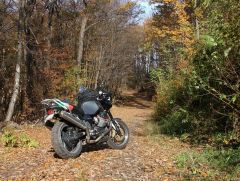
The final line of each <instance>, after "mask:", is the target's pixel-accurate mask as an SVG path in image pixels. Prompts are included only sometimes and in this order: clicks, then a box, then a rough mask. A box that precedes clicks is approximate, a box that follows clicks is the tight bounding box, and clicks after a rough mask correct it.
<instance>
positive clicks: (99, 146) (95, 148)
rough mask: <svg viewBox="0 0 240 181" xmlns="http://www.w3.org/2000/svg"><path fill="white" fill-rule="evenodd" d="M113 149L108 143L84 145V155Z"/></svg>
mask: <svg viewBox="0 0 240 181" xmlns="http://www.w3.org/2000/svg"><path fill="white" fill-rule="evenodd" d="M106 149H111V148H109V146H108V145H107V144H106V143H99V144H90V145H84V146H83V149H82V153H85V152H93V151H100V150H106Z"/></svg>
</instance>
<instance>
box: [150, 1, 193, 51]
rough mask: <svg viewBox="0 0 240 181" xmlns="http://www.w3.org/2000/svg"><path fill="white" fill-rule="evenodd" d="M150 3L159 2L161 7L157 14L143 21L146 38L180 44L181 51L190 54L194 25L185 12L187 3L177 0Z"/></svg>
mask: <svg viewBox="0 0 240 181" xmlns="http://www.w3.org/2000/svg"><path fill="white" fill-rule="evenodd" d="M152 3H158V4H159V3H161V4H162V5H161V6H162V7H160V8H159V10H158V11H159V12H158V16H155V17H154V18H153V19H151V20H148V21H147V22H146V23H145V33H146V40H147V41H159V42H162V41H163V40H166V39H167V40H170V41H172V42H173V43H176V44H180V45H181V47H182V51H183V52H185V53H187V54H189V55H192V54H193V44H194V43H195V38H194V27H193V25H192V24H191V23H190V22H189V19H190V17H189V15H188V14H187V12H186V7H188V4H187V3H186V2H183V1H179V0H161V1H158V0H154V1H152ZM166 4H167V5H166ZM164 5H166V6H165V7H163V6H164ZM164 13H166V14H164Z"/></svg>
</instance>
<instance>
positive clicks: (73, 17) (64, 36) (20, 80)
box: [0, 0, 140, 121]
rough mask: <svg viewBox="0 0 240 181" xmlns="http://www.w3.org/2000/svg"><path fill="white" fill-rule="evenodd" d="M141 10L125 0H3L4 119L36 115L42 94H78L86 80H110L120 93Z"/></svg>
mask: <svg viewBox="0 0 240 181" xmlns="http://www.w3.org/2000/svg"><path fill="white" fill-rule="evenodd" d="M139 13H140V9H139V7H138V6H137V4H136V3H133V2H132V1H121V0H114V1H110V0H104V1H94V0H89V1H88V0H83V1H72V0H67V1H58V0H51V1H50V0H46V1H44V0H35V1H32V0H20V1H13V0H4V1H0V35H1V36H0V65H1V67H0V69H1V71H0V79H1V81H0V86H1V87H0V88H1V89H0V94H1V100H0V101H1V110H0V113H1V114H0V119H1V120H4V119H6V120H7V121H8V120H11V117H12V115H13V116H14V117H17V118H18V119H17V120H19V121H20V120H27V119H33V118H34V116H37V115H36V112H35V110H36V109H38V108H39V107H40V104H39V102H40V101H41V99H43V98H46V97H57V96H69V97H74V95H75V94H76V91H77V89H78V87H79V85H80V84H83V85H85V86H87V87H89V88H94V87H96V86H97V85H98V84H99V82H102V81H105V82H106V83H107V85H106V86H107V87H108V88H109V89H111V90H112V91H113V92H114V93H115V94H118V93H119V91H120V89H119V88H120V87H121V86H122V85H123V84H126V82H127V79H128V76H129V75H130V74H132V72H133V65H134V57H135V55H136V54H137V52H138V45H139V44H140V39H139V36H138V33H136V32H138V31H139V30H138V29H139V28H140V26H139V25H137V23H136V22H135V21H136V19H135V17H136V16H138V15H139ZM20 70H21V74H20ZM14 75H15V76H14ZM20 75H21V76H20ZM14 77H15V78H14ZM14 82H15V83H14ZM9 103H10V104H9ZM13 107H15V111H14V112H13ZM7 110H9V111H7ZM7 112H8V114H7ZM6 115H7V117H6Z"/></svg>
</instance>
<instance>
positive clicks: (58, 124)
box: [42, 89, 129, 158]
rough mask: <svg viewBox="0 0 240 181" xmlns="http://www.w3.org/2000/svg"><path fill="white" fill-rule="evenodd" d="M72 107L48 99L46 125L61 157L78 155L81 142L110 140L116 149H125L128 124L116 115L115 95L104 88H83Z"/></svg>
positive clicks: (46, 100)
mask: <svg viewBox="0 0 240 181" xmlns="http://www.w3.org/2000/svg"><path fill="white" fill-rule="evenodd" d="M77 98H78V104H77V105H76V106H73V105H71V104H69V103H66V102H64V101H61V100H59V99H45V100H43V101H42V104H44V105H45V110H46V115H45V117H44V124H45V126H46V127H48V128H50V129H51V132H52V146H53V148H54V150H55V152H56V153H57V155H58V156H59V157H61V158H74V157H78V156H79V155H80V154H81V151H82V145H87V144H92V143H104V142H107V144H108V146H109V147H111V148H113V149H124V148H125V147H126V145H127V143H128V141H129V130H128V127H127V125H126V124H125V123H124V122H123V121H122V120H121V119H119V118H113V116H112V114H111V112H110V109H111V107H112V95H111V93H108V92H106V91H103V90H101V89H100V90H98V91H91V90H88V89H83V90H81V91H80V93H79V94H78V96H77Z"/></svg>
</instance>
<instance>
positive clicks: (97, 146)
mask: <svg viewBox="0 0 240 181" xmlns="http://www.w3.org/2000/svg"><path fill="white" fill-rule="evenodd" d="M106 149H111V148H109V146H108V145H107V144H106V143H102V144H91V145H84V146H83V148H82V152H81V153H88V152H94V151H101V150H106ZM48 152H53V156H54V158H58V159H62V158H61V157H59V156H58V155H57V154H56V153H55V151H54V149H53V148H51V149H50V150H49V151H48Z"/></svg>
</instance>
